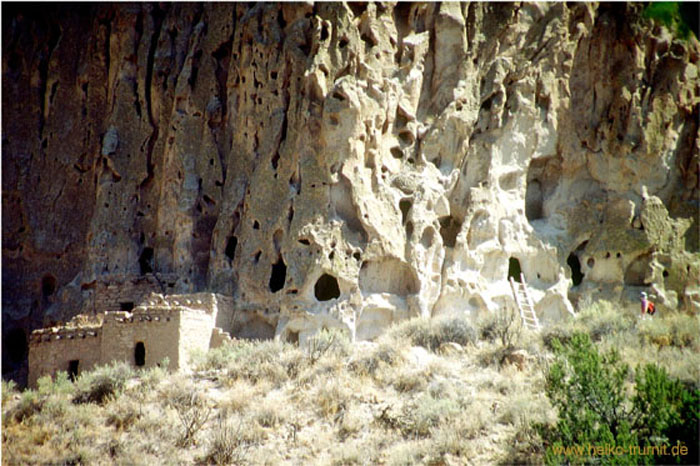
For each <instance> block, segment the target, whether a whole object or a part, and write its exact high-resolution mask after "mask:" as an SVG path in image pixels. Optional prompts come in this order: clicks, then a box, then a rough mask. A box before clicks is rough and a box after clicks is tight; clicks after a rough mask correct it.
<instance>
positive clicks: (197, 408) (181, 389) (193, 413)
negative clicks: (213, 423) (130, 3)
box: [167, 383, 212, 447]
mask: <svg viewBox="0 0 700 466" xmlns="http://www.w3.org/2000/svg"><path fill="white" fill-rule="evenodd" d="M167 397H168V398H167V405H168V406H170V407H171V408H173V409H174V410H175V412H176V413H177V417H178V419H179V420H180V424H181V427H182V431H181V434H180V436H179V438H178V440H177V446H179V447H187V446H190V445H192V444H194V443H195V436H196V435H197V434H198V433H199V432H200V431H201V430H202V428H203V427H204V424H206V422H207V421H208V420H209V417H210V416H211V413H212V408H211V407H210V406H209V404H208V403H207V400H206V399H205V397H204V394H203V393H202V392H201V391H199V390H198V389H197V388H195V387H194V386H193V385H192V384H191V383H186V384H184V385H179V384H178V385H176V386H173V387H169V390H168V393H167Z"/></svg>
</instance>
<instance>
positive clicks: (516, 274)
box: [508, 257, 522, 283]
mask: <svg viewBox="0 0 700 466" xmlns="http://www.w3.org/2000/svg"><path fill="white" fill-rule="evenodd" d="M521 274H522V269H521V268H520V261H519V260H518V259H516V258H515V257H511V258H510V259H508V280H510V279H511V278H512V279H513V280H515V281H516V282H518V283H520V275H521Z"/></svg>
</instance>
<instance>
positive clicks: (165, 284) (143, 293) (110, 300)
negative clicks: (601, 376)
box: [81, 273, 176, 314]
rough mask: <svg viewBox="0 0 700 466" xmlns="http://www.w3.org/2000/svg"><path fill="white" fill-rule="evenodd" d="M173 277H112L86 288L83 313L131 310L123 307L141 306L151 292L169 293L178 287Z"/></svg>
mask: <svg viewBox="0 0 700 466" xmlns="http://www.w3.org/2000/svg"><path fill="white" fill-rule="evenodd" d="M175 278H176V277H175V276H173V275H171V274H168V275H166V274H152V273H149V274H146V275H126V274H124V275H117V274H115V275H109V276H107V277H103V278H101V279H100V280H99V281H97V282H94V283H92V284H91V285H89V286H88V287H86V288H85V289H84V290H83V292H84V293H86V294H87V296H86V297H85V299H84V302H83V307H82V309H81V313H88V314H97V313H100V312H108V311H109V312H112V311H129V310H130V309H124V308H123V307H122V305H128V304H129V303H131V304H133V305H134V306H137V305H138V304H139V303H141V302H142V301H144V300H145V299H146V298H147V297H148V296H149V295H150V294H151V293H160V294H168V293H169V292H170V290H172V289H173V286H174V285H175Z"/></svg>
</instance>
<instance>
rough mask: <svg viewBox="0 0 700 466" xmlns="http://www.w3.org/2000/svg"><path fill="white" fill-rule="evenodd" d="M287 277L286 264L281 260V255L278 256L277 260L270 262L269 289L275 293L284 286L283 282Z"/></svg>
mask: <svg viewBox="0 0 700 466" xmlns="http://www.w3.org/2000/svg"><path fill="white" fill-rule="evenodd" d="M286 279H287V264H285V263H284V260H282V256H279V258H278V259H277V262H275V263H274V264H272V273H270V283H269V285H270V291H271V292H273V293H277V292H278V291H279V290H281V289H282V288H284V282H285V280H286Z"/></svg>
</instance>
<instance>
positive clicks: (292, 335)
mask: <svg viewBox="0 0 700 466" xmlns="http://www.w3.org/2000/svg"><path fill="white" fill-rule="evenodd" d="M285 340H286V342H287V343H291V344H293V345H298V344H299V332H292V331H291V330H289V331H287V334H286V336H285Z"/></svg>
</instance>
